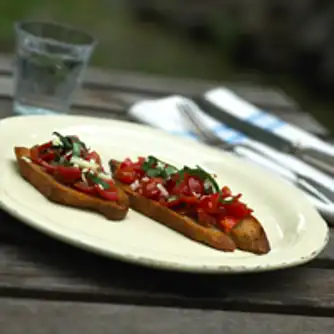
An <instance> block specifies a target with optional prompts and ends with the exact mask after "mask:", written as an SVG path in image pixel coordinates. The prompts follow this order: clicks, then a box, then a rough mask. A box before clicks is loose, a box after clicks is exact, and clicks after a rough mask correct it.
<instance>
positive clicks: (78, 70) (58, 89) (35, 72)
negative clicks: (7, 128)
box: [14, 22, 95, 115]
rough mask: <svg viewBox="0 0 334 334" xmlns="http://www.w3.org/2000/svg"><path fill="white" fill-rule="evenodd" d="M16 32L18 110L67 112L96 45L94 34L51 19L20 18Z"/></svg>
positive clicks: (16, 98)
mask: <svg viewBox="0 0 334 334" xmlns="http://www.w3.org/2000/svg"><path fill="white" fill-rule="evenodd" d="M15 34H16V56H15V66H14V74H15V92H14V112H15V113H16V114H21V115H31V114H40V115H44V114H58V113H59V114H60V113H66V112H67V111H68V109H69V107H70V105H71V102H72V98H73V93H74V91H75V89H76V88H77V87H78V86H79V84H80V81H81V78H82V74H83V72H84V69H85V68H86V66H87V64H88V61H89V58H90V56H91V54H92V51H93V49H94V46H95V40H94V38H93V37H92V36H90V35H88V34H86V33H85V32H82V31H80V30H77V29H74V28H71V27H68V26H64V25H60V24H57V23H47V22H18V23H16V24H15Z"/></svg>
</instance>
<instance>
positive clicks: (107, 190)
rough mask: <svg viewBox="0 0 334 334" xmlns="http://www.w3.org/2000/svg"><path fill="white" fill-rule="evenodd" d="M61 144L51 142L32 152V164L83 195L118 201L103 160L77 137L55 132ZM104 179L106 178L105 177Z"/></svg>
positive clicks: (33, 148)
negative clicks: (106, 175) (106, 176)
mask: <svg viewBox="0 0 334 334" xmlns="http://www.w3.org/2000/svg"><path fill="white" fill-rule="evenodd" d="M54 135H56V136H57V137H58V141H56V143H55V142H53V141H48V142H46V143H44V144H41V145H36V146H34V147H32V148H31V149H30V158H31V160H32V162H34V163H36V164H38V165H40V166H41V167H42V168H43V170H44V171H45V172H46V173H49V174H52V175H53V177H54V178H55V179H56V180H57V181H58V182H60V183H63V184H66V185H67V186H70V187H73V188H74V189H77V190H79V191H81V192H83V193H86V194H89V195H92V196H98V197H100V198H102V199H106V200H110V201H116V200H117V199H118V195H117V190H116V188H115V185H114V183H113V181H112V180H111V179H106V178H105V176H104V175H102V176H100V174H101V173H103V172H104V170H103V167H102V163H101V158H100V156H99V154H98V153H97V152H95V151H91V152H90V151H89V150H88V149H87V147H86V145H85V144H84V143H83V142H82V141H81V140H80V139H79V138H78V137H77V136H62V135H61V134H59V133H57V132H55V133H54ZM101 177H102V178H101Z"/></svg>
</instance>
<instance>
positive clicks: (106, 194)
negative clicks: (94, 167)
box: [94, 185, 119, 201]
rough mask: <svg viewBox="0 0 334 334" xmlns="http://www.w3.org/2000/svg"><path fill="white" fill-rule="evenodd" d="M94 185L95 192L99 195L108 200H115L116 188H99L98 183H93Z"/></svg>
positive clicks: (116, 196)
mask: <svg viewBox="0 0 334 334" xmlns="http://www.w3.org/2000/svg"><path fill="white" fill-rule="evenodd" d="M94 187H95V189H96V191H97V193H98V194H99V196H100V197H102V198H103V199H106V200H108V201H117V200H118V198H119V197H118V194H117V190H116V189H112V190H109V189H108V190H104V189H101V187H100V186H99V185H94Z"/></svg>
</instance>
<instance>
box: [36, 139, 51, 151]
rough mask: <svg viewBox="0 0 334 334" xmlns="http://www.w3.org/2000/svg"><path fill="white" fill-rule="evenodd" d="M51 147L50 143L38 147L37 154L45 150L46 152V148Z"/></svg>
mask: <svg viewBox="0 0 334 334" xmlns="http://www.w3.org/2000/svg"><path fill="white" fill-rule="evenodd" d="M51 146H52V141H49V142H47V143H45V144H42V145H38V146H37V147H36V148H37V151H38V153H42V152H44V151H45V150H47V149H48V148H50V147H51Z"/></svg>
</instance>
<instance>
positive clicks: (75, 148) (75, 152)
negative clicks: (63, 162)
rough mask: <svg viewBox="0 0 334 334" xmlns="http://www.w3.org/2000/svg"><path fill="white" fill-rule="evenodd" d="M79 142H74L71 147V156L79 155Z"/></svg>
mask: <svg viewBox="0 0 334 334" xmlns="http://www.w3.org/2000/svg"><path fill="white" fill-rule="evenodd" d="M81 148H82V146H81V144H80V143H79V142H74V143H73V147H72V157H80V153H81Z"/></svg>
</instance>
